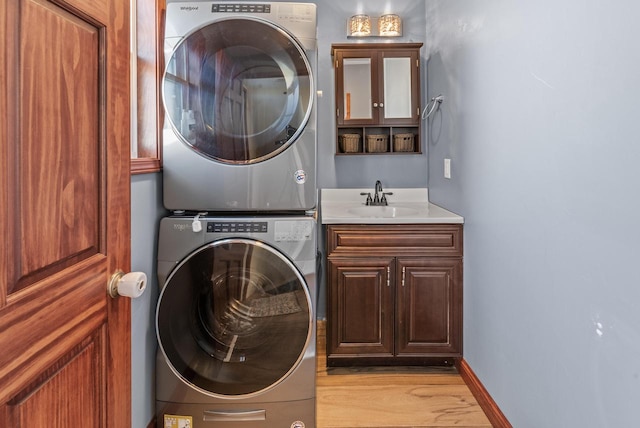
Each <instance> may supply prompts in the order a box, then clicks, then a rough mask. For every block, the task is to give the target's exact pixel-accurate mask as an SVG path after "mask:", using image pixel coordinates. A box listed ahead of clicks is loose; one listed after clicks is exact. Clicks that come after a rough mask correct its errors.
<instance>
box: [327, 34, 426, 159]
mask: <svg viewBox="0 0 640 428" xmlns="http://www.w3.org/2000/svg"><path fill="white" fill-rule="evenodd" d="M421 46H422V43H393V44H389V43H376V44H371V43H363V44H353V43H349V44H334V45H332V55H333V57H334V67H335V89H336V92H335V99H336V123H337V135H336V136H337V139H336V153H337V154H364V153H366V154H370V153H371V154H374V153H377V154H384V153H404V154H407V153H420V152H421V147H420V129H421V127H420V125H421V122H420V47H421Z"/></svg>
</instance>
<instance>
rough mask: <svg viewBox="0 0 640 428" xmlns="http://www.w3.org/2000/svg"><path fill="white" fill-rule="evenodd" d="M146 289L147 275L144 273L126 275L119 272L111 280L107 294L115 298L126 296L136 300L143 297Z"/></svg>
mask: <svg viewBox="0 0 640 428" xmlns="http://www.w3.org/2000/svg"><path fill="white" fill-rule="evenodd" d="M146 288H147V275H146V274H145V273H144V272H129V273H127V274H125V273H124V272H122V271H121V270H118V271H116V272H115V273H114V274H113V275H111V278H110V279H109V283H108V284H107V293H109V296H111V297H113V298H116V297H118V296H124V297H130V298H132V299H135V298H136V297H140V296H142V293H144V290H145V289H146Z"/></svg>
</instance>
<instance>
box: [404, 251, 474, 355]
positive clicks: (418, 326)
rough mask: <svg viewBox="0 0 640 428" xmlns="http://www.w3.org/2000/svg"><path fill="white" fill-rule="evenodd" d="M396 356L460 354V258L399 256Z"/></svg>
mask: <svg viewBox="0 0 640 428" xmlns="http://www.w3.org/2000/svg"><path fill="white" fill-rule="evenodd" d="M397 271H398V276H399V278H400V280H399V285H398V292H397V296H398V297H397V308H396V314H397V315H396V317H397V333H396V356H398V357H402V356H406V357H414V356H417V355H425V356H430V357H459V356H462V259H458V258H455V259H454V258H437V257H434V258H418V257H415V258H401V259H398V267H397Z"/></svg>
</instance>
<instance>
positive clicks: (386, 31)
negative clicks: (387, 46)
mask: <svg viewBox="0 0 640 428" xmlns="http://www.w3.org/2000/svg"><path fill="white" fill-rule="evenodd" d="M378 35H380V36H382V37H398V36H401V35H402V20H401V19H400V17H399V16H398V15H395V14H387V15H382V16H381V17H380V18H379V19H378Z"/></svg>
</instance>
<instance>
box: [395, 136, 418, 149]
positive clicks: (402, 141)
mask: <svg viewBox="0 0 640 428" xmlns="http://www.w3.org/2000/svg"><path fill="white" fill-rule="evenodd" d="M393 151H394V152H412V151H413V134H396V135H394V136H393Z"/></svg>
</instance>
